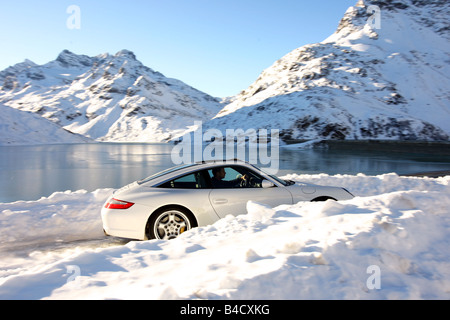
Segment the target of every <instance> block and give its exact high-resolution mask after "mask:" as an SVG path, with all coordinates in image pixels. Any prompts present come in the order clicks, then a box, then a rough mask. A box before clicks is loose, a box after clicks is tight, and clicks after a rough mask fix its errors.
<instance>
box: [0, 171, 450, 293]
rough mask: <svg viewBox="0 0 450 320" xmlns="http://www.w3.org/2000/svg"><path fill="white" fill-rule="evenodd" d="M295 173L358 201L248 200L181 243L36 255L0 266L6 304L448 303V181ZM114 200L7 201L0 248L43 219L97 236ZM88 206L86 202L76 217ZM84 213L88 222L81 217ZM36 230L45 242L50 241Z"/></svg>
mask: <svg viewBox="0 0 450 320" xmlns="http://www.w3.org/2000/svg"><path fill="white" fill-rule="evenodd" d="M287 177H289V178H290V179H292V180H299V181H300V180H301V181H304V182H314V183H320V184H331V185H342V186H344V187H347V188H349V190H351V191H352V192H353V193H354V194H355V195H356V196H357V197H355V198H354V199H352V200H349V201H343V202H333V201H327V202H323V203H298V204H295V205H282V206H279V207H276V208H270V207H266V206H262V205H260V204H258V203H254V202H249V203H248V205H247V211H248V214H246V215H241V216H238V217H232V216H228V217H226V218H224V219H222V220H220V221H218V222H217V223H215V224H213V225H211V226H207V227H202V228H197V229H194V230H191V231H189V232H186V233H184V234H183V235H182V236H181V237H179V238H178V239H175V240H172V241H155V240H154V241H143V242H130V243H128V244H126V245H123V246H116V247H109V248H92V249H83V250H72V251H70V253H67V254H65V255H62V254H61V253H59V255H62V256H58V258H57V259H55V256H54V255H52V254H51V253H47V254H45V255H44V254H40V255H39V254H34V255H32V256H30V259H31V258H32V259H34V261H38V262H39V264H38V265H35V266H34V267H33V268H30V269H26V268H22V269H20V272H15V271H14V270H12V269H13V267H17V266H12V263H11V266H10V267H9V268H8V266H7V265H4V266H2V267H1V269H0V271H1V272H0V276H1V275H2V274H4V276H2V277H1V278H0V299H21V298H27V299H180V298H181V299H449V298H450V247H449V245H448V242H449V238H448V237H449V234H450V232H449V231H450V217H449V211H450V209H449V208H450V187H449V181H450V176H448V177H445V178H439V179H429V178H412V177H399V176H397V175H395V174H387V175H381V176H365V175H357V176H350V175H337V176H329V175H324V174H322V175H294V174H293V175H289V176H287ZM109 192H111V191H110V190H97V191H96V192H94V193H87V192H74V193H58V194H54V195H52V196H51V197H50V198H46V199H41V200H39V201H36V202H34V203H33V202H16V203H11V204H1V207H0V212H1V215H0V216H1V223H2V224H1V230H0V231H1V235H2V237H3V238H2V242H4V241H12V240H13V239H16V241H20V240H19V239H21V236H19V235H15V233H14V232H13V230H19V229H20V228H18V227H16V226H15V223H16V222H17V223H20V224H22V226H27V227H29V226H31V225H37V224H39V223H42V221H44V223H43V226H45V229H46V231H47V233H48V234H55V235H57V236H58V237H60V236H61V234H62V233H61V232H60V231H61V230H62V228H61V227H60V225H61V224H60V223H56V224H55V225H54V226H52V223H51V217H52V215H53V214H54V213H58V215H61V218H62V219H63V220H65V222H64V224H66V225H69V224H78V225H79V226H80V228H79V229H82V228H86V236H92V235H94V234H95V235H97V234H96V232H98V231H94V229H95V228H96V227H98V226H99V225H101V224H100V217H99V214H98V210H99V208H98V204H100V205H101V203H102V202H103V198H105V197H106V196H107V195H108V194H109ZM82 202H84V203H86V206H84V207H83V206H81V205H80V206H78V205H77V206H74V209H73V210H71V209H70V207H71V206H70V205H69V204H80V203H82ZM51 207H53V209H51ZM82 208H84V211H83V213H82V214H81V216H83V217H84V218H82V217H81V216H80V217H78V214H77V212H78V211H81V209H82ZM52 210H54V213H53V214H52V212H51V211H52ZM30 212H32V214H30ZM16 215H17V217H14V216H16ZM41 215H42V218H41V217H40V216H41ZM23 216H29V217H28V218H27V219H25V218H24V217H23ZM7 217H9V218H8V219H7ZM49 219H50V220H49ZM79 229H77V228H76V227H71V228H70V231H69V232H66V234H69V233H71V232H72V231H73V230H76V231H77V232H79ZM4 232H5V234H8V235H9V236H8V237H7V238H5V236H3V234H4ZM35 232H36V234H37V235H38V236H36V239H38V238H41V239H47V238H48V237H46V236H44V235H43V232H42V231H41V230H39V228H37V230H36V229H33V233H35ZM22 234H23V233H22ZM39 234H41V235H39ZM78 235H79V237H84V236H85V235H82V234H81V233H78ZM31 236H32V235H31V234H30V235H29V237H28V238H30V237H31ZM74 237H75V235H74ZM5 239H6V240H5ZM69 280H74V281H69Z"/></svg>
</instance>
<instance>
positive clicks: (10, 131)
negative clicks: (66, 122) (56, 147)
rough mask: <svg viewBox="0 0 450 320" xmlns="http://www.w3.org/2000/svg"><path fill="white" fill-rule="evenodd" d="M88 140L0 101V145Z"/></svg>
mask: <svg viewBox="0 0 450 320" xmlns="http://www.w3.org/2000/svg"><path fill="white" fill-rule="evenodd" d="M88 141H89V139H88V138H85V137H83V136H81V135H78V134H74V133H71V132H69V131H67V130H64V129H63V128H61V127H60V126H58V125H57V124H55V123H52V122H50V121H49V120H47V119H44V118H42V117H41V116H39V115H37V114H34V113H30V112H25V111H21V110H17V109H14V108H11V107H7V106H5V105H3V104H1V103H0V146H2V145H5V146H7V145H24V144H25V145H26V144H53V143H84V142H88Z"/></svg>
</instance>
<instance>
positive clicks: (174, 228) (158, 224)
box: [147, 207, 197, 240]
mask: <svg viewBox="0 0 450 320" xmlns="http://www.w3.org/2000/svg"><path fill="white" fill-rule="evenodd" d="M196 226H197V224H196V222H195V219H194V218H193V216H192V214H191V213H190V212H188V211H187V210H184V209H181V208H178V207H167V208H164V209H161V210H158V211H157V212H155V213H154V214H152V216H151V217H150V220H149V222H148V225H147V237H148V238H149V239H162V240H171V239H175V238H176V237H178V236H179V235H180V234H182V233H184V232H186V231H187V230H190V229H192V228H194V227H196Z"/></svg>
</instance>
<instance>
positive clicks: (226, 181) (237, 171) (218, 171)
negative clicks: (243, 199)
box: [208, 166, 262, 189]
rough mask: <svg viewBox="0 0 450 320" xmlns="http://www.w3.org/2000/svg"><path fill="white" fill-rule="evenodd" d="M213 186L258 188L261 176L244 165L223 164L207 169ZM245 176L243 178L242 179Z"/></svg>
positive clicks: (220, 187)
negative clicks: (222, 165)
mask: <svg viewBox="0 0 450 320" xmlns="http://www.w3.org/2000/svg"><path fill="white" fill-rule="evenodd" d="M208 175H209V177H210V178H211V184H212V186H213V188H216V189H217V188H219V189H223V188H260V187H261V181H262V177H261V176H259V175H258V174H256V173H255V172H253V171H252V170H249V169H247V168H245V167H240V166H224V167H216V168H214V169H209V170H208ZM243 177H245V179H243Z"/></svg>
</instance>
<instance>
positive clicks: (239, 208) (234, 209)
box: [208, 166, 292, 218]
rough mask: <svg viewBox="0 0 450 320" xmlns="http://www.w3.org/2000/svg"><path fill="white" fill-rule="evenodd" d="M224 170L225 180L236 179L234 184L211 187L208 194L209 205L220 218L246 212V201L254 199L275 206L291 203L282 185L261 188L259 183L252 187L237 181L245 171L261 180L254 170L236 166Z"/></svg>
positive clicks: (290, 197)
mask: <svg viewBox="0 0 450 320" xmlns="http://www.w3.org/2000/svg"><path fill="white" fill-rule="evenodd" d="M224 169H225V171H226V176H225V179H224V180H225V181H228V182H229V181H236V182H237V183H236V184H235V185H234V186H228V187H223V186H220V187H217V186H216V187H213V189H212V190H211V193H210V194H209V199H210V201H211V205H212V207H213V208H214V210H215V211H216V213H217V215H218V216H219V217H220V218H223V217H225V216H227V215H229V214H231V215H234V216H237V215H240V214H245V213H247V209H246V207H247V202H248V201H250V200H251V201H255V202H258V203H262V204H267V205H269V206H272V207H275V206H278V205H280V204H292V195H291V193H290V192H289V191H288V190H287V189H286V188H283V187H277V186H274V187H270V188H262V187H261V183H260V184H257V185H255V186H252V187H242V186H241V185H240V184H239V183H238V182H239V181H238V180H237V179H239V176H240V175H244V174H245V173H247V174H250V175H253V178H255V179H260V180H262V179H263V178H262V177H261V176H259V175H258V174H257V173H256V172H254V171H250V170H249V169H247V168H243V167H241V168H239V167H236V166H229V167H224ZM208 174H209V175H210V177H212V176H213V174H212V171H211V170H208Z"/></svg>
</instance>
